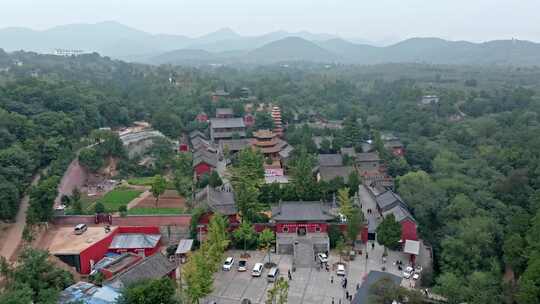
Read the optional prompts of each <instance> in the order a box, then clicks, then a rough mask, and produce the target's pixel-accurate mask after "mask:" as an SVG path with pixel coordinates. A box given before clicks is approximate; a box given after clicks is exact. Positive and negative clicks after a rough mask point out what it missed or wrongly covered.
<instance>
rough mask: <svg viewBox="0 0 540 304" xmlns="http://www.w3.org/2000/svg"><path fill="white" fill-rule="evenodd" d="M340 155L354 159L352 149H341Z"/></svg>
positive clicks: (354, 153) (354, 154)
mask: <svg viewBox="0 0 540 304" xmlns="http://www.w3.org/2000/svg"><path fill="white" fill-rule="evenodd" d="M341 154H342V155H348V156H350V157H355V156H356V151H355V150H354V148H341Z"/></svg>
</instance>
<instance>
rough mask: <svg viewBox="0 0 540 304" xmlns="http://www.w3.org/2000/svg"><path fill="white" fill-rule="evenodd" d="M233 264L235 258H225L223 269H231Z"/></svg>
mask: <svg viewBox="0 0 540 304" xmlns="http://www.w3.org/2000/svg"><path fill="white" fill-rule="evenodd" d="M233 265H234V258H233V257H228V258H227V259H225V263H223V271H229V270H231V268H232V266H233Z"/></svg>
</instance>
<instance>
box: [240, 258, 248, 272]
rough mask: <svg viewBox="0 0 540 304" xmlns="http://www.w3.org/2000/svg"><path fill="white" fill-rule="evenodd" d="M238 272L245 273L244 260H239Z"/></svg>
mask: <svg viewBox="0 0 540 304" xmlns="http://www.w3.org/2000/svg"><path fill="white" fill-rule="evenodd" d="M238 271H240V272H242V271H247V261H246V260H240V261H238Z"/></svg>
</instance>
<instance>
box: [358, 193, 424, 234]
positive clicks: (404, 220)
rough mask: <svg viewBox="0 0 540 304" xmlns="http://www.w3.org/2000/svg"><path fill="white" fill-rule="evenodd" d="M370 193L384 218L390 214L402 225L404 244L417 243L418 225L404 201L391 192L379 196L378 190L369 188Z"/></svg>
mask: <svg viewBox="0 0 540 304" xmlns="http://www.w3.org/2000/svg"><path fill="white" fill-rule="evenodd" d="M368 191H370V192H371V195H372V196H373V197H374V198H375V202H376V203H377V211H378V212H379V213H380V214H381V215H382V216H383V217H386V216H388V215H389V214H392V215H394V218H395V219H396V221H397V222H399V223H400V225H401V241H402V243H404V242H405V241H406V240H413V241H417V240H418V235H417V223H416V220H415V219H414V217H413V216H412V215H411V213H410V211H409V207H408V206H407V204H406V203H405V202H404V201H403V199H402V198H401V197H400V196H399V195H398V194H397V193H394V192H393V191H390V190H389V191H385V192H383V193H379V194H377V189H374V188H372V187H368Z"/></svg>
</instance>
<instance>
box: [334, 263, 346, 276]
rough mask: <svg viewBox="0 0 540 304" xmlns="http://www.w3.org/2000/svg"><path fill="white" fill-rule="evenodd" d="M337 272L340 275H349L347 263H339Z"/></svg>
mask: <svg viewBox="0 0 540 304" xmlns="http://www.w3.org/2000/svg"><path fill="white" fill-rule="evenodd" d="M336 274H337V275H338V276H343V277H344V276H346V275H347V272H346V271H345V265H343V264H338V265H337V270H336Z"/></svg>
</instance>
